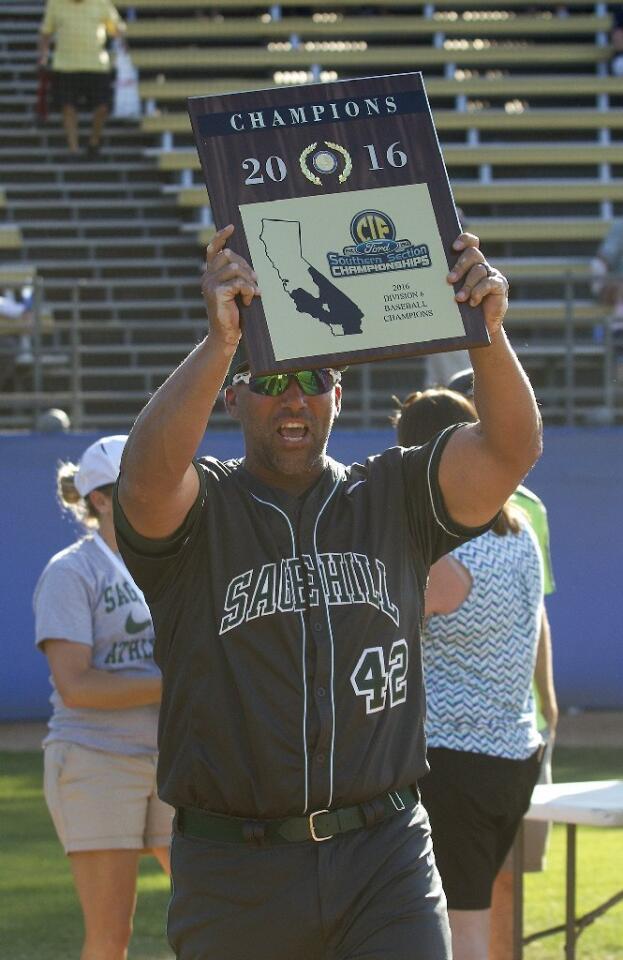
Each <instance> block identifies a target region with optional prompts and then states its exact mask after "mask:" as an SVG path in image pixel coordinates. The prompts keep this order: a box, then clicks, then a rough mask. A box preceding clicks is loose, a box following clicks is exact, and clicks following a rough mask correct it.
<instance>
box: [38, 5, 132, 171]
mask: <svg viewBox="0 0 623 960" xmlns="http://www.w3.org/2000/svg"><path fill="white" fill-rule="evenodd" d="M124 32H125V24H124V23H123V21H122V20H121V18H120V16H119V14H118V13H117V11H116V9H115V7H114V6H113V5H112V3H111V2H110V0H47V6H46V9H45V15H44V17H43V22H42V24H41V32H40V35H39V66H41V67H45V66H46V65H47V62H48V57H49V52H50V42H51V39H52V37H54V41H55V47H54V62H53V69H54V91H55V100H57V101H58V103H59V105H60V107H61V109H62V112H63V126H64V129H65V136H66V138H67V147H68V149H69V153H70V154H71V155H72V156H74V157H75V156H77V155H79V144H78V113H77V110H78V107H79V106H81V105H82V104H84V105H85V106H86V108H87V109H88V110H92V111H93V121H92V126H91V135H90V137H89V141H88V144H87V147H86V156H87V157H89V158H94V157H96V156H97V155H98V154H99V151H100V142H101V136H102V131H103V129H104V124H105V123H106V118H107V117H108V114H109V111H110V103H111V87H112V85H111V71H110V58H109V55H108V51H107V50H106V38H107V37H108V36H113V37H114V36H119V35H121V34H123V33H124Z"/></svg>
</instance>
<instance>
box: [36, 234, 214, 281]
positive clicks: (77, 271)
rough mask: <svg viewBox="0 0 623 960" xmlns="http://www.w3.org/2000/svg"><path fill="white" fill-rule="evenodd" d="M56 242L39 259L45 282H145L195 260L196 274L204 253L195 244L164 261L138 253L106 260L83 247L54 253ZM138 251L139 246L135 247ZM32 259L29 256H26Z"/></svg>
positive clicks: (177, 271)
mask: <svg viewBox="0 0 623 960" xmlns="http://www.w3.org/2000/svg"><path fill="white" fill-rule="evenodd" d="M54 250H55V245H54V243H52V244H51V245H50V246H47V247H44V248H43V249H42V250H41V255H40V257H39V259H38V260H37V267H38V272H39V273H40V275H41V276H42V277H43V279H44V282H45V281H47V280H48V279H50V280H63V279H65V280H68V281H72V282H73V281H76V280H82V279H83V280H115V281H122V280H123V279H124V277H125V278H126V279H127V280H128V281H134V280H136V278H137V277H141V278H142V279H143V281H144V282H145V283H149V282H151V279H152V278H153V279H158V278H160V279H166V278H170V279H171V280H172V281H174V280H175V279H176V278H177V277H178V276H179V274H180V272H181V271H183V272H186V271H187V270H188V269H189V266H192V264H193V263H195V264H196V265H197V277H199V269H200V265H201V257H200V256H198V255H197V248H196V247H195V246H194V245H192V246H191V247H190V248H187V253H186V255H184V256H180V255H179V254H178V255H177V256H175V255H169V256H168V257H167V258H166V260H165V261H158V260H156V259H154V257H153V256H152V255H147V256H144V257H137V256H135V255H134V256H133V255H132V254H129V255H128V256H125V257H120V256H115V257H107V258H106V259H105V260H100V259H96V258H95V257H92V256H89V257H85V256H84V247H82V249H81V251H80V253H78V254H76V255H75V256H73V257H70V258H69V259H68V258H67V257H55V256H54ZM134 254H136V250H134ZM23 259H24V260H28V261H29V262H30V258H29V257H27V256H24V258H23Z"/></svg>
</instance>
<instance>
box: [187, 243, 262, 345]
mask: <svg viewBox="0 0 623 960" xmlns="http://www.w3.org/2000/svg"><path fill="white" fill-rule="evenodd" d="M233 232H234V228H233V226H232V225H231V224H229V226H227V227H223V229H222V230H219V231H217V233H216V234H215V235H214V237H213V238H212V240H211V241H210V243H209V244H208V246H207V248H206V268H205V270H204V272H203V276H202V278H201V293H202V294H203V299H204V301H205V304H206V307H207V312H208V320H209V323H210V338H211V339H212V338H215V337H216V338H218V339H220V340H221V341H222V342H223V343H224V344H227V345H228V346H230V347H233V348H235V347H236V346H237V344H238V341H239V340H240V337H241V335H242V331H241V329H240V312H239V310H238V304H237V303H236V298H237V297H240V298H241V300H242V303H243V304H244V305H245V307H248V306H249V305H250V304H251V302H252V300H253V297H257V296H259V295H260V291H259V288H258V286H257V274H256V273H255V272H254V271H253V270H252V269H251V267H250V266H249V264H248V263H247V261H246V260H245V259H244V258H243V257H241V256H239V255H238V254H237V253H234V252H233V251H232V250H227V249H226V248H225V244H226V243H227V241H228V240H229V238H230V237H231V235H232V234H233Z"/></svg>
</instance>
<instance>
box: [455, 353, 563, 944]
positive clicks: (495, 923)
mask: <svg viewBox="0 0 623 960" xmlns="http://www.w3.org/2000/svg"><path fill="white" fill-rule="evenodd" d="M448 388H449V389H450V390H455V391H456V392H457V393H461V394H462V395H463V396H465V397H468V398H469V399H470V400H471V399H472V397H473V396H474V371H473V370H472V368H471V367H467V368H466V369H465V370H461V371H460V372H459V373H457V374H455V375H454V376H453V377H452V378H451V379H450V380H449V382H448ZM511 503H512V504H513V505H514V506H516V507H518V508H519V509H520V510H522V511H523V512H524V513H525V515H526V517H527V519H528V521H529V523H530V525H531V526H532V529H533V531H534V533H535V535H536V538H537V541H538V545H539V550H540V552H541V560H542V562H543V593H544V595H545V596H546V597H547V596H548V595H549V594H551V593H553V592H554V590H555V589H556V585H555V582H554V572H553V569H552V560H551V556H550V548H549V526H548V523H547V510H546V509H545V505H544V504H543V502H542V501H541V500H540V499H539V498H538V497H537V496H536V494H535V493H533V492H532V491H531V490H528V488H527V487H524V486H520V487H518V488H517V491H516V492H515V493H514V494H513V496H512V497H511ZM533 693H534V699H535V703H536V707H537V717H536V719H537V727H538V729H539V732H540V734H541V736H542V737H543V739H544V741H545V743H546V744H547V747H546V750H545V752H544V755H543V761H542V763H541V773H540V776H539V780H538V782H539V783H551V782H552V752H553V746H554V738H555V736H556V727H557V725H558V703H557V698H556V690H555V686H554V674H553V663H552V642H551V630H550V625H549V619H548V616H547V609H546V607H545V603H543V610H542V614H541V626H540V630H539V644H538V649H537V657H536V665H535V669H534V689H533ZM549 834H550V824H548V823H538V822H536V821H534V820H530V821H527V822H526V823H525V825H524V855H523V871H524V873H539V872H541V871H542V870H544V869H545V855H546V852H547V845H548V840H549ZM512 951H513V850H511V851H510V853H509V854H508V856H507V858H506V860H505V861H504V863H503V865H502V868H501V869H500V872H499V873H498V875H497V877H496V880H495V884H494V887H493V899H492V903H491V942H490V950H489V960H510V958H511V957H512Z"/></svg>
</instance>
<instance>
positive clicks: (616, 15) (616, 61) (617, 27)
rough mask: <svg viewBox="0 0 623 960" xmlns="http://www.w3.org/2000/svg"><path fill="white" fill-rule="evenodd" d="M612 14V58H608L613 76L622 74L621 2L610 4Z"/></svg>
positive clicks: (622, 13)
mask: <svg viewBox="0 0 623 960" xmlns="http://www.w3.org/2000/svg"><path fill="white" fill-rule="evenodd" d="M610 13H611V15H612V27H611V29H610V45H611V47H612V59H611V60H610V72H611V73H613V74H614V76H615V77H620V76H622V75H623V3H613V4H611V6H610Z"/></svg>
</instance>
